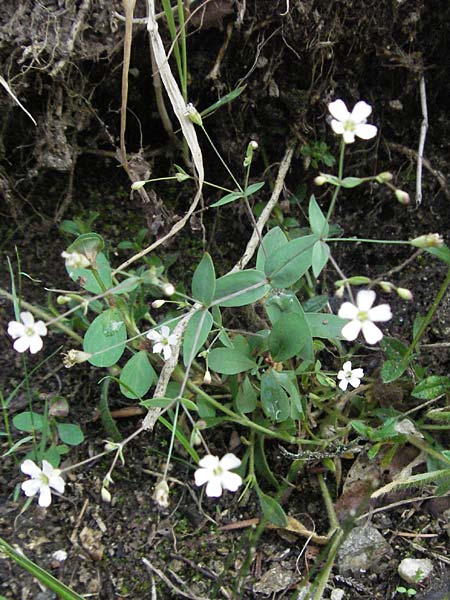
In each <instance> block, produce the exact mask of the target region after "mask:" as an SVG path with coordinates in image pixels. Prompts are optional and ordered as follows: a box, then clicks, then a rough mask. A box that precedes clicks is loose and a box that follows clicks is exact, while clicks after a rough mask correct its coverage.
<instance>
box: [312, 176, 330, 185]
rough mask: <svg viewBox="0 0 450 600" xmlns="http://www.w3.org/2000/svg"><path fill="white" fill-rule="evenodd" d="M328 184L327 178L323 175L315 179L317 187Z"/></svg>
mask: <svg viewBox="0 0 450 600" xmlns="http://www.w3.org/2000/svg"><path fill="white" fill-rule="evenodd" d="M326 182H327V178H326V177H324V176H323V175H318V176H317V177H315V179H314V183H315V184H316V185H324V184H325V183H326Z"/></svg>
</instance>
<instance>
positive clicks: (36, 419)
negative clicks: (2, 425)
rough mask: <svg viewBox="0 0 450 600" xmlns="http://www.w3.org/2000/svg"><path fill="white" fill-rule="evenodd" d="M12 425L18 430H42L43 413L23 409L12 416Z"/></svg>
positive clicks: (28, 431)
mask: <svg viewBox="0 0 450 600" xmlns="http://www.w3.org/2000/svg"><path fill="white" fill-rule="evenodd" d="M13 425H14V427H15V428H16V429H19V431H26V432H27V433H31V432H32V431H42V429H43V427H44V417H43V415H41V414H39V413H35V412H30V411H25V412H21V413H19V414H17V415H15V416H14V418H13Z"/></svg>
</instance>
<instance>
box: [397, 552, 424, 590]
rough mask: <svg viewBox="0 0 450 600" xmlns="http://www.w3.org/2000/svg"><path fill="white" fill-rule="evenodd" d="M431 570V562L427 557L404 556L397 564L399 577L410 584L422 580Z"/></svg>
mask: <svg viewBox="0 0 450 600" xmlns="http://www.w3.org/2000/svg"><path fill="white" fill-rule="evenodd" d="M432 572H433V563H432V562H431V560H430V559H429V558H404V559H403V560H402V561H401V563H400V564H399V565H398V574H399V575H400V577H401V578H402V579H403V580H404V581H407V582H408V583H412V584H414V583H419V582H420V581H423V580H424V579H426V578H427V577H429V576H430V575H431V573H432ZM418 574H419V576H418Z"/></svg>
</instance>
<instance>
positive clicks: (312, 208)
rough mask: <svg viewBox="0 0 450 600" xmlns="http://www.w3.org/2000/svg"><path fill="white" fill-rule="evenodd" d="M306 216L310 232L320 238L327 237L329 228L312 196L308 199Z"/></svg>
mask: <svg viewBox="0 0 450 600" xmlns="http://www.w3.org/2000/svg"><path fill="white" fill-rule="evenodd" d="M308 214H309V225H310V227H311V231H312V232H313V233H315V234H316V235H317V236H318V237H320V238H323V237H327V236H328V232H329V230H330V227H329V225H328V221H327V220H326V218H325V215H324V214H323V212H322V209H321V208H320V206H319V205H318V204H317V201H316V199H315V197H314V195H312V196H311V198H310V199H309V209H308ZM313 264H314V263H313Z"/></svg>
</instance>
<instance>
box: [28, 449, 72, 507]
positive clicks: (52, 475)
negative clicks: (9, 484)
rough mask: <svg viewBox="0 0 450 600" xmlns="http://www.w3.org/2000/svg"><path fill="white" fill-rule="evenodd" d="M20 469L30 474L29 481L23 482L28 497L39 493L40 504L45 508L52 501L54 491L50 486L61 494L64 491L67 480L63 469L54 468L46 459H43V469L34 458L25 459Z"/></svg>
mask: <svg viewBox="0 0 450 600" xmlns="http://www.w3.org/2000/svg"><path fill="white" fill-rule="evenodd" d="M20 470H21V471H22V473H25V475H29V476H30V479H29V480H28V481H24V482H23V483H22V485H21V488H22V491H23V492H24V494H25V496H28V497H32V496H36V494H39V501H38V503H39V506H42V507H43V508H47V507H48V506H50V504H51V501H52V492H51V489H50V488H53V489H54V490H56V491H57V492H59V493H60V494H63V493H64V486H65V482H64V479H63V478H62V477H61V471H60V470H59V469H54V468H53V467H52V465H51V464H50V463H49V462H47V461H46V460H43V461H42V469H40V468H39V467H38V466H37V464H36V463H34V462H33V461H32V460H30V459H27V460H24V461H23V463H22V464H21V466H20Z"/></svg>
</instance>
